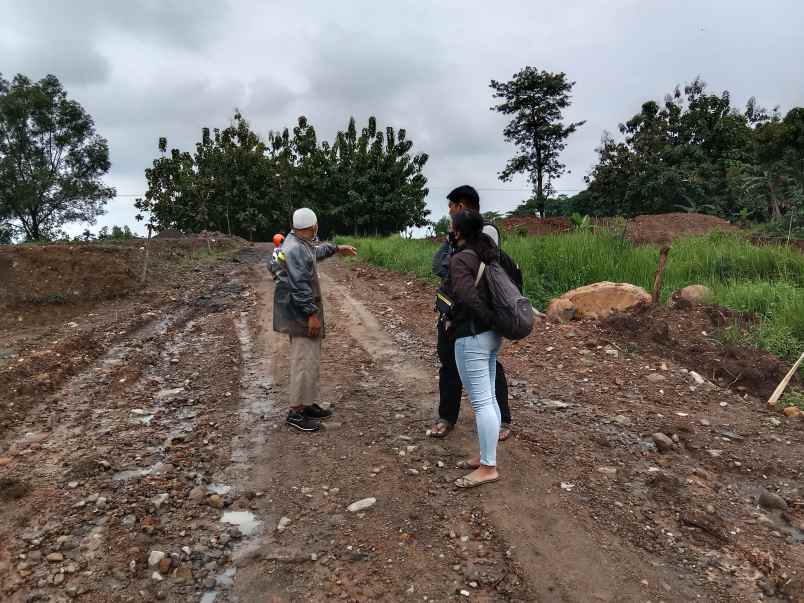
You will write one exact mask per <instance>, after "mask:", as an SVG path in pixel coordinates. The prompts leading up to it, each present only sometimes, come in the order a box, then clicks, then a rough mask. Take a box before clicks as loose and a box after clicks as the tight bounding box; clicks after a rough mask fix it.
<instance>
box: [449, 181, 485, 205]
mask: <svg viewBox="0 0 804 603" xmlns="http://www.w3.org/2000/svg"><path fill="white" fill-rule="evenodd" d="M447 199H449V200H450V201H452V202H453V203H463V205H464V207H466V208H468V209H473V210H475V211H480V196H479V195H478V194H477V191H476V190H475V189H474V188H473V187H471V186H469V185H468V184H464V185H463V186H459V187H458V188H455V189H453V190H452V191H450V193H449V195H447Z"/></svg>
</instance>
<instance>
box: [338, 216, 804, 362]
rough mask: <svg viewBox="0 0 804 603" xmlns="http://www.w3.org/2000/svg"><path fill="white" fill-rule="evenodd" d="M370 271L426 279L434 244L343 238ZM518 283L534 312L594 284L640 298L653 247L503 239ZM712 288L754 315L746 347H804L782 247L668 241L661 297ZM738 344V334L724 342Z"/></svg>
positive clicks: (799, 305)
mask: <svg viewBox="0 0 804 603" xmlns="http://www.w3.org/2000/svg"><path fill="white" fill-rule="evenodd" d="M341 242H344V243H349V244H352V245H355V246H356V247H358V249H359V251H360V257H361V259H363V260H364V261H367V262H369V263H371V264H374V265H377V266H380V267H383V268H388V269H391V270H396V271H401V272H412V273H415V274H416V275H417V276H419V277H421V278H428V279H432V278H433V277H432V273H431V260H432V256H433V252H434V251H435V249H436V245H435V244H434V243H432V242H430V241H425V240H407V239H403V238H401V237H398V236H397V237H388V238H384V239H374V238H359V239H356V238H344V239H341ZM503 249H505V250H506V251H507V252H508V253H509V254H510V255H511V256H512V257H513V258H514V259H515V260H516V261H517V262H518V263H519V265H520V267H521V268H522V272H523V273H524V276H525V293H526V294H527V295H528V297H529V298H530V299H531V301H532V302H533V304H534V305H535V306H536V307H538V308H542V309H543V308H544V307H545V306H546V305H547V303H548V302H549V300H550V299H552V298H554V297H556V296H558V295H561V294H562V293H564V292H566V291H569V290H570V289H574V288H576V287H580V286H582V285H587V284H589V283H594V282H599V281H614V282H626V283H633V284H635V285H639V286H641V287H644V288H645V289H647V290H648V291H650V290H651V289H652V286H653V276H654V273H655V271H656V266H657V264H658V261H659V248H658V247H655V246H644V247H636V246H634V245H632V244H631V243H630V242H628V241H627V240H624V239H622V238H620V237H618V236H617V235H615V234H610V233H606V232H603V233H592V232H588V231H586V232H575V233H570V234H564V235H553V236H544V237H515V236H508V237H505V238H504V239H503ZM694 283H699V284H703V285H707V286H709V287H711V288H712V290H713V291H714V293H715V301H716V303H718V304H721V305H723V306H725V307H728V308H732V309H735V310H741V311H745V312H752V313H755V314H756V315H757V316H758V317H759V320H758V322H757V323H756V325H755V326H754V327H753V328H752V330H751V332H750V334H749V340H750V341H751V342H753V343H754V344H756V345H759V346H760V347H762V348H764V349H767V350H770V351H772V352H774V353H776V354H778V355H780V356H783V357H785V358H788V359H792V358H796V357H797V356H798V354H800V353H801V350H802V348H803V347H804V255H802V254H801V253H799V252H797V251H795V250H791V249H788V248H784V247H773V246H762V247H760V246H754V245H751V244H750V243H749V242H748V241H746V240H745V239H744V238H742V237H740V236H736V235H730V234H723V233H713V234H710V235H708V236H705V237H691V238H687V239H682V240H680V241H676V242H675V243H674V244H673V246H672V249H671V251H670V256H669V258H668V262H667V268H666V270H665V274H664V283H663V289H662V298H663V300H664V301H666V300H667V297H668V296H669V295H670V293H672V292H673V291H675V290H677V289H680V288H681V287H684V286H686V285H690V284H694ZM725 336H726V337H727V338H728V337H731V338H732V339H735V340H736V339H737V338H738V332H733V333H731V334H729V333H727V334H726V335H725Z"/></svg>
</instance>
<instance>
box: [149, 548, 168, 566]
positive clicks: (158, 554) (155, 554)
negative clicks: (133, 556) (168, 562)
mask: <svg viewBox="0 0 804 603" xmlns="http://www.w3.org/2000/svg"><path fill="white" fill-rule="evenodd" d="M165 557H167V555H166V554H165V553H164V552H162V551H151V553H150V554H149V555H148V567H156V566H157V565H159V563H160V561H162V560H163V559H164V558H165Z"/></svg>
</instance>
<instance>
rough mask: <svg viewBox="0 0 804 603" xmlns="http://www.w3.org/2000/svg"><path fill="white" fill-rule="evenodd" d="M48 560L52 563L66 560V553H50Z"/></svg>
mask: <svg viewBox="0 0 804 603" xmlns="http://www.w3.org/2000/svg"><path fill="white" fill-rule="evenodd" d="M47 560H48V561H50V562H52V563H58V562H59V561H64V555H62V554H61V553H50V554H49V555H48V556H47Z"/></svg>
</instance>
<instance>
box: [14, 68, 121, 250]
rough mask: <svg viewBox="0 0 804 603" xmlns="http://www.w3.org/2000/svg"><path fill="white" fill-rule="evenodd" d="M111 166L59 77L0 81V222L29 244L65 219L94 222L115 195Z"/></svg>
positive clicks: (103, 142) (105, 150)
mask: <svg viewBox="0 0 804 603" xmlns="http://www.w3.org/2000/svg"><path fill="white" fill-rule="evenodd" d="M110 165H111V164H110V163H109V146H108V144H107V142H106V140H105V139H104V138H101V137H100V136H98V135H97V134H96V132H95V124H94V122H93V120H92V117H90V115H89V114H88V113H87V112H86V111H85V110H84V108H83V107H82V106H81V105H80V104H79V103H78V102H76V101H74V100H70V99H69V98H68V97H67V92H66V91H65V90H64V88H63V87H62V85H61V83H60V82H59V80H58V79H57V78H56V77H55V76H53V75H48V76H46V77H44V78H43V79H41V80H39V81H38V82H32V81H31V80H30V79H28V78H27V77H25V76H24V75H21V74H18V75H17V76H16V77H15V78H14V79H13V80H12V81H11V82H8V81H6V80H5V79H3V78H2V76H0V220H1V219H3V218H5V219H6V221H7V223H8V221H13V222H14V223H15V224H16V225H17V226H18V228H19V229H20V230H21V232H22V234H23V235H24V236H25V238H26V239H29V240H35V239H46V238H49V237H52V236H54V235H55V234H56V233H57V232H58V231H59V229H60V227H61V226H62V225H63V224H65V223H67V222H73V221H78V220H81V221H86V222H90V223H93V222H94V220H95V218H96V217H97V216H98V215H99V214H101V213H103V206H104V205H105V204H106V202H107V201H108V200H109V199H111V198H112V197H114V195H115V191H114V189H113V188H111V187H108V186H105V185H104V184H103V182H102V181H101V177H102V176H103V175H104V174H106V173H107V172H108V171H109V167H110Z"/></svg>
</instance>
